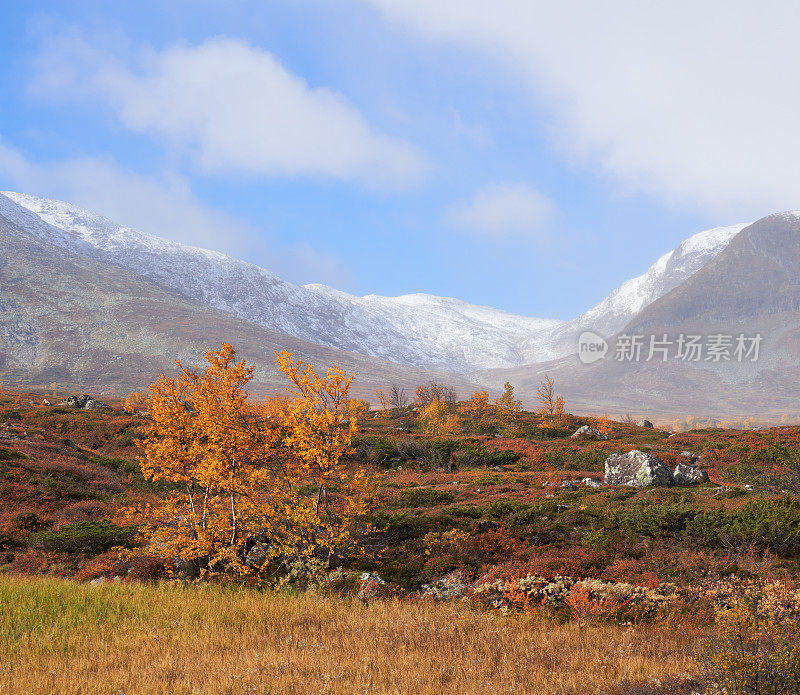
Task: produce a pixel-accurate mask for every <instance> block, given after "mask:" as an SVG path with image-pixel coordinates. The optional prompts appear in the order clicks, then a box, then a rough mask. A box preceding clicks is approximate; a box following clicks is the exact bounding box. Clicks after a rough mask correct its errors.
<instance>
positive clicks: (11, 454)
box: [0, 446, 29, 461]
mask: <svg viewBox="0 0 800 695" xmlns="http://www.w3.org/2000/svg"><path fill="white" fill-rule="evenodd" d="M27 458H29V456H27V454H23V453H22V452H21V451H14V449H7V448H5V447H2V446H0V461H24V460H25V459H27Z"/></svg>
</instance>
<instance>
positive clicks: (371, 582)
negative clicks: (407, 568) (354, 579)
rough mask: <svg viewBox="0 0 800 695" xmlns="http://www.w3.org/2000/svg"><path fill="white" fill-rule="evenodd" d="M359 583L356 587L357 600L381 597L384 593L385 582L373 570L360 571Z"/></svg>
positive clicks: (366, 601) (367, 600)
mask: <svg viewBox="0 0 800 695" xmlns="http://www.w3.org/2000/svg"><path fill="white" fill-rule="evenodd" d="M359 579H360V580H361V585H360V587H359V589H358V596H357V598H358V600H359V601H363V602H364V603H369V602H370V601H372V600H374V599H376V598H381V597H382V596H384V595H385V593H386V582H384V581H383V579H381V577H380V575H378V574H375V573H374V572H362V573H361V576H360V577H359Z"/></svg>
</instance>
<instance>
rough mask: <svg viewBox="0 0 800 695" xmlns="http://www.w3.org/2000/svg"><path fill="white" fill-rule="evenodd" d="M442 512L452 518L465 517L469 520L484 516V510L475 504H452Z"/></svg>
mask: <svg viewBox="0 0 800 695" xmlns="http://www.w3.org/2000/svg"><path fill="white" fill-rule="evenodd" d="M442 511H443V512H444V513H445V514H449V515H450V516H465V517H467V518H469V519H478V518H480V517H481V516H483V510H482V509H481V508H480V507H476V506H475V505H474V504H451V505H450V506H449V507H445V508H444V509H443V510H442Z"/></svg>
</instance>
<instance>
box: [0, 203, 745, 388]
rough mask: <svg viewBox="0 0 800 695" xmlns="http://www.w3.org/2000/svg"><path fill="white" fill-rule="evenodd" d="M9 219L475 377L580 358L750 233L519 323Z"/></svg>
mask: <svg viewBox="0 0 800 695" xmlns="http://www.w3.org/2000/svg"><path fill="white" fill-rule="evenodd" d="M0 214H2V215H4V216H5V217H6V218H7V219H10V220H13V221H14V222H15V223H16V224H18V225H19V226H20V227H21V228H23V229H25V230H26V231H28V232H29V233H32V234H35V235H37V236H39V237H40V238H42V239H44V240H46V241H47V242H49V243H52V244H56V245H57V246H60V247H62V248H65V249H69V250H70V251H72V252H75V253H78V254H81V255H82V256H85V257H89V258H92V259H94V260H97V261H101V262H103V263H109V264H112V265H115V266H117V267H120V268H125V269H127V270H130V271H133V272H135V273H137V274H139V275H142V276H144V277H146V278H148V279H150V280H154V281H156V282H158V283H161V284H162V285H165V286H167V287H169V288H171V289H173V290H176V291H177V292H179V293H180V294H181V295H182V296H184V297H186V298H188V299H191V300H194V301H197V302H200V303H202V304H205V305H207V306H210V307H213V308H215V309H218V310H221V311H224V312H226V313H228V314H231V315H232V316H235V317H237V318H241V319H245V320H247V321H250V322H252V323H256V324H258V325H260V326H264V327H266V328H269V329H272V330H275V331H278V332H280V333H284V334H287V335H290V336H293V337H295V338H301V339H304V340H308V341H310V342H313V343H316V344H319V345H324V346H328V347H333V348H338V349H342V350H347V351H351V352H357V353H361V354H365V355H371V356H374V357H380V358H382V359H386V360H389V361H391V362H396V363H399V364H406V365H412V366H415V367H420V368H425V369H436V370H442V371H451V372H461V373H468V372H472V371H476V370H482V369H494V368H505V367H514V366H518V365H522V364H529V363H536V362H542V361H545V360H549V359H555V358H558V357H563V356H566V355H569V354H572V353H573V352H574V351H575V346H576V344H577V337H578V335H579V334H580V333H581V332H582V331H584V330H592V331H595V332H597V333H600V334H602V335H605V336H609V335H612V334H613V333H615V332H616V331H618V330H620V329H621V328H622V327H623V326H624V325H625V324H627V323H628V322H629V321H630V320H631V319H632V318H633V317H634V316H636V315H637V314H638V313H639V312H640V311H642V310H643V309H644V308H645V307H647V306H648V305H650V304H651V303H652V302H654V301H656V300H658V299H659V298H660V297H663V296H664V295H666V294H667V293H669V292H670V291H671V290H673V289H674V288H675V287H677V286H678V285H680V284H681V283H682V282H684V281H685V280H686V279H687V278H689V277H691V276H692V275H693V274H694V273H696V272H697V271H698V270H699V269H700V268H702V267H703V266H705V265H706V264H707V263H708V262H709V261H710V260H711V259H713V258H715V257H716V256H717V255H718V254H719V253H720V252H721V251H722V250H723V249H724V248H725V247H726V246H727V245H728V243H729V242H730V240H731V239H732V238H733V237H734V236H735V235H736V234H737V233H738V232H739V231H741V230H742V229H743V228H744V227H745V226H746V225H743V224H742V225H734V226H731V227H717V228H715V229H710V230H707V231H704V232H700V233H699V234H695V235H694V236H692V237H690V238H689V239H687V240H686V241H684V242H683V243H681V244H680V245H679V246H678V247H677V248H675V249H674V250H672V251H670V252H669V253H667V254H665V255H664V256H662V257H661V258H659V259H658V260H657V261H656V262H655V263H654V264H653V265H652V266H651V267H650V268H649V269H648V270H647V272H645V273H644V274H643V275H641V276H639V277H636V278H633V279H631V280H628V281H627V282H625V283H623V284H622V285H620V286H619V287H618V288H617V289H616V290H614V291H613V292H612V293H611V294H609V295H608V296H607V297H606V298H605V299H603V300H602V301H601V302H600V303H598V304H597V305H595V306H594V307H592V308H591V309H589V310H588V311H587V312H585V313H583V314H581V315H580V316H578V317H577V318H575V319H573V320H571V321H567V322H563V321H557V320H552V319H541V318H530V317H525V316H518V315H515V314H511V313H509V312H505V311H501V310H498V309H493V308H491V307H485V306H476V305H473V304H468V303H467V302H463V301H461V300H458V299H451V298H447V297H436V296H432V295H428V294H408V295H403V296H400V297H382V296H378V295H367V296H364V297H358V296H355V295H352V294H348V293H346V292H342V291H340V290H336V289H333V288H331V287H327V286H325V285H317V284H311V285H304V286H300V285H295V284H293V283H291V282H287V281H285V280H283V279H282V278H280V277H278V276H277V275H276V274H275V273H272V272H270V271H269V270H265V269H263V268H260V267H258V266H256V265H253V264H251V263H247V262H245V261H241V260H239V259H237V258H233V257H231V256H228V255H226V254H223V253H219V252H217V251H209V250H206V249H201V248H197V247H193V246H187V245H184V244H179V243H177V242H174V241H170V240H167V239H163V238H160V237H157V236H153V235H151V234H146V233H143V232H139V231H137V230H134V229H131V228H129V227H125V226H123V225H120V224H117V223H115V222H113V221H111V220H109V219H107V218H105V217H102V216H101V215H98V214H96V213H94V212H91V211H89V210H86V209H84V208H80V207H78V206H76V205H72V204H70V203H65V202H61V201H56V200H48V199H45V198H38V197H35V196H30V195H26V194H22V193H12V192H3V193H0Z"/></svg>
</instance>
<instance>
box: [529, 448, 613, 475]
mask: <svg viewBox="0 0 800 695" xmlns="http://www.w3.org/2000/svg"><path fill="white" fill-rule="evenodd" d="M608 456H609V454H608V452H607V451H603V450H601V449H551V450H550V451H546V452H545V453H544V460H545V461H546V462H547V464H548V466H549V467H550V468H554V469H556V470H565V471H569V470H572V471H600V470H603V467H604V465H605V462H606V459H607V458H608Z"/></svg>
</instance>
